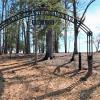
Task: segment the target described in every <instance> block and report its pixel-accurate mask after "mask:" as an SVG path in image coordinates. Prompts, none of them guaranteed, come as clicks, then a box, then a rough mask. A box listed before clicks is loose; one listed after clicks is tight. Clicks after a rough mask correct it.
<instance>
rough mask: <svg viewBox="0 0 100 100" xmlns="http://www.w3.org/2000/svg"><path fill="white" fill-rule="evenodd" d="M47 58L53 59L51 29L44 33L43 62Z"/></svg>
mask: <svg viewBox="0 0 100 100" xmlns="http://www.w3.org/2000/svg"><path fill="white" fill-rule="evenodd" d="M48 58H50V59H52V58H53V39H52V29H49V30H48V32H47V33H46V54H45V57H44V60H47V59H48Z"/></svg>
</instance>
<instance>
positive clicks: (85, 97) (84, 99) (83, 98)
mask: <svg viewBox="0 0 100 100" xmlns="http://www.w3.org/2000/svg"><path fill="white" fill-rule="evenodd" d="M96 88H100V83H98V84H97V85H95V86H93V87H91V88H89V89H86V90H82V91H81V93H80V100H89V98H90V96H91V94H92V93H93V92H94V91H95V90H96Z"/></svg>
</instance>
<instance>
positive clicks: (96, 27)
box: [0, 0, 100, 52]
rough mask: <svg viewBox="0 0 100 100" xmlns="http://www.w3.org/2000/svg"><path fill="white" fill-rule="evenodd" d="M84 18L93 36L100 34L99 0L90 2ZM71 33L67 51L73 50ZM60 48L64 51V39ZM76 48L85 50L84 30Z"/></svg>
mask: <svg viewBox="0 0 100 100" xmlns="http://www.w3.org/2000/svg"><path fill="white" fill-rule="evenodd" d="M0 8H1V0H0ZM85 16H86V19H85V22H84V24H85V25H86V26H88V27H89V28H90V29H91V31H92V32H93V37H96V36H97V35H98V34H100V0H96V1H95V2H94V3H92V4H91V6H90V7H89V8H88V10H87V12H86V15H85ZM73 39H74V38H73V34H71V33H69V34H68V41H67V42H68V43H67V46H68V51H71V52H72V51H73ZM60 45H61V48H60V51H61V52H64V41H63V39H61V42H60ZM78 50H79V51H81V52H86V50H87V45H86V34H85V33H84V32H81V33H80V34H79V38H78ZM93 50H94V51H95V47H93Z"/></svg>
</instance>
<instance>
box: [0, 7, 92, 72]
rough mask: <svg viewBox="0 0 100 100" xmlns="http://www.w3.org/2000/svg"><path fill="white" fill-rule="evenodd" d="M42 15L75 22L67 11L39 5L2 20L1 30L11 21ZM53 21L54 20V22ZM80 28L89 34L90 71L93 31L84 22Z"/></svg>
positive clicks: (89, 65) (90, 67) (90, 66)
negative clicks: (63, 11)
mask: <svg viewBox="0 0 100 100" xmlns="http://www.w3.org/2000/svg"><path fill="white" fill-rule="evenodd" d="M41 15H43V16H44V15H45V16H54V17H58V18H62V19H64V20H68V21H70V22H72V23H74V17H72V16H70V15H68V14H65V13H62V12H59V11H54V10H49V9H47V8H44V7H37V8H33V9H25V10H23V11H20V12H18V13H17V14H15V15H13V16H11V17H9V18H7V19H5V20H4V21H2V22H1V23H0V30H2V29H3V28H5V27H6V26H8V25H10V24H11V23H13V22H15V21H17V20H20V19H22V18H25V17H29V16H34V17H37V16H41ZM33 22H34V23H36V22H35V21H34V20H33ZM42 22H43V21H42ZM38 23H39V21H38ZM40 23H41V22H40ZM43 23H48V22H46V20H45V21H44V22H43ZM53 23H54V22H52V24H53ZM80 23H81V22H80V20H77V25H80ZM80 29H82V30H83V31H84V32H85V33H86V34H87V58H88V71H89V69H91V71H92V59H93V47H92V31H91V30H90V29H89V28H88V27H87V26H86V25H85V24H83V23H81V25H80Z"/></svg>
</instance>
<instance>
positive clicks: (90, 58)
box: [87, 32, 93, 75]
mask: <svg viewBox="0 0 100 100" xmlns="http://www.w3.org/2000/svg"><path fill="white" fill-rule="evenodd" d="M87 35H88V51H87V57H88V74H89V75H91V74H92V67H93V44H92V32H88V34H87Z"/></svg>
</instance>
